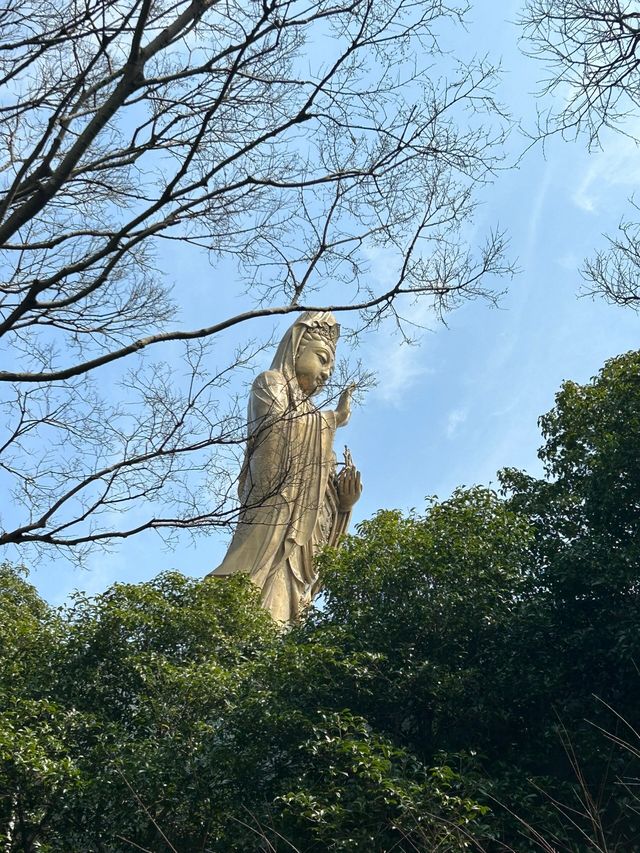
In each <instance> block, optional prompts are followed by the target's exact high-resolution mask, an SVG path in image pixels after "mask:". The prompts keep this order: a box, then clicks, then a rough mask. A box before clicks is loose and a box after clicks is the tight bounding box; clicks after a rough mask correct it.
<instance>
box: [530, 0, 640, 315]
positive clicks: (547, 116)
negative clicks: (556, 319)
mask: <svg viewBox="0 0 640 853" xmlns="http://www.w3.org/2000/svg"><path fill="white" fill-rule="evenodd" d="M522 24H523V27H524V36H525V41H524V44H525V50H526V51H528V52H529V53H531V54H532V55H534V56H536V57H538V58H539V59H541V60H542V61H543V62H545V64H546V67H547V69H548V71H549V76H548V77H547V78H546V79H545V80H544V83H543V87H542V92H541V94H542V95H544V96H553V97H554V99H555V103H556V104H559V105H560V106H559V108H557V109H555V108H552V109H551V110H550V111H548V112H545V113H544V114H542V115H541V122H540V131H541V133H542V135H543V136H546V135H548V134H553V133H562V134H563V135H564V136H571V137H575V136H577V135H579V134H581V133H585V134H586V136H587V140H588V144H589V147H590V148H597V147H600V146H601V145H602V141H603V131H604V130H606V129H609V130H615V131H617V132H619V133H623V134H625V135H627V136H629V137H631V138H632V139H634V140H635V141H636V142H640V137H638V126H639V125H638V119H639V118H640V7H639V6H638V3H637V2H635V0H530V2H528V3H527V7H526V11H525V13H524V15H523V18H522ZM639 237H640V227H639V226H638V225H637V224H635V223H634V222H632V221H629V220H628V217H625V218H624V219H623V221H622V222H621V224H620V228H619V234H618V236H617V237H607V238H606V239H607V241H608V247H607V248H606V249H605V250H602V251H599V252H597V253H596V255H595V256H594V257H593V258H592V259H589V260H587V261H586V262H585V263H584V265H583V268H582V275H583V277H584V279H585V281H586V283H587V287H586V289H587V292H588V293H590V294H593V295H595V294H598V295H602V296H604V297H605V299H607V300H608V301H609V302H613V303H616V304H619V305H630V306H632V307H635V308H637V307H639V306H640V242H639Z"/></svg>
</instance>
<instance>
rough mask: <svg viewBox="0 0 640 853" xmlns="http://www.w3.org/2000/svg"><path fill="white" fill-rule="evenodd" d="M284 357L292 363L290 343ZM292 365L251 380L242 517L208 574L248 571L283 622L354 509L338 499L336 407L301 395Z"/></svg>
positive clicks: (308, 590) (310, 587) (303, 597)
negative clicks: (319, 554) (321, 551)
mask: <svg viewBox="0 0 640 853" xmlns="http://www.w3.org/2000/svg"><path fill="white" fill-rule="evenodd" d="M294 352H295V351H294ZM277 361H278V357H276V360H275V361H274V364H275V363H277ZM287 361H288V362H289V365H291V364H292V363H293V359H292V357H291V349H290V348H289V358H288V359H287ZM292 372H293V371H292V370H291V369H289V370H287V371H286V373H287V374H289V375H286V374H285V372H284V371H282V370H275V369H271V370H268V371H266V372H265V373H261V374H260V375H259V376H257V377H256V379H255V381H254V383H253V386H252V389H251V398H250V401H249V410H248V425H249V438H248V443H247V452H246V455H245V460H244V464H243V467H242V471H241V473H240V481H239V488H238V493H239V497H240V501H241V504H242V511H241V516H240V520H239V523H238V526H237V528H236V531H235V533H234V536H233V539H232V541H231V545H230V546H229V550H228V551H227V554H226V556H225V558H224V560H223V562H222V563H221V564H220V566H218V568H216V569H214V571H213V572H212V573H211V574H213V575H214V576H217V577H219V576H224V575H229V574H233V573H235V572H246V573H248V574H249V576H250V577H251V579H252V581H253V582H254V583H255V584H256V586H258V587H260V589H261V590H262V602H263V605H264V606H265V607H266V608H267V609H268V610H269V611H270V612H271V614H272V616H273V617H274V618H275V619H277V620H280V621H290V620H292V619H295V618H296V617H297V616H298V614H299V613H300V610H301V609H302V608H303V607H304V605H305V604H306V603H308V602H309V601H310V600H311V598H312V597H313V595H314V594H315V592H316V591H317V587H316V583H317V577H316V573H315V570H314V565H313V557H314V552H315V551H316V550H317V548H318V547H319V546H320V545H322V544H331V545H334V544H337V543H338V540H339V538H340V536H341V535H342V534H343V533H344V532H345V531H346V528H347V525H348V521H349V517H350V515H351V513H350V512H347V513H343V512H340V510H339V506H338V496H337V490H336V485H335V455H334V452H333V439H334V435H335V431H336V426H337V424H336V413H335V412H333V411H320V410H318V409H316V408H315V406H314V405H313V403H312V402H311V401H310V400H309V399H308V398H305V397H303V395H302V392H301V390H300V387H299V385H298V383H297V380H296V379H295V376H292V375H291V374H292Z"/></svg>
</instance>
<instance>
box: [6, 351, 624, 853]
mask: <svg viewBox="0 0 640 853" xmlns="http://www.w3.org/2000/svg"><path fill="white" fill-rule="evenodd" d="M639 379H640V354H638V353H629V354H627V355H625V356H621V357H620V358H618V359H613V360H612V361H610V362H608V363H607V364H606V365H605V367H604V368H603V370H602V371H601V373H600V374H599V375H598V376H597V377H596V378H595V379H594V380H593V381H592V382H591V383H589V384H587V385H585V386H578V385H576V384H575V383H565V385H564V386H563V388H562V389H561V391H560V393H559V394H558V397H557V399H556V406H555V408H554V409H553V411H552V412H550V413H549V414H547V415H545V416H544V417H543V418H542V419H541V425H542V428H543V434H544V438H545V444H544V447H543V448H542V451H541V456H542V458H543V460H544V462H545V465H546V466H547V472H548V477H547V478H546V479H544V480H536V479H534V478H532V477H529V476H528V475H526V474H525V473H523V472H518V471H513V470H507V471H504V472H502V475H501V477H502V483H503V487H504V493H503V494H502V495H498V494H496V493H495V492H493V491H491V490H488V489H483V488H473V489H467V490H458V491H456V492H455V493H454V494H453V495H452V496H451V497H450V498H449V499H448V500H446V501H443V502H436V501H432V502H431V503H430V504H429V506H428V508H427V511H426V513H425V514H424V515H417V514H411V515H409V516H404V515H402V514H401V513H399V512H391V511H385V512H381V513H379V514H378V515H376V516H375V517H374V518H373V519H371V520H370V521H367V522H365V523H363V524H362V525H361V526H360V527H359V529H358V531H357V534H356V535H354V536H351V537H349V538H348V539H347V541H346V542H345V544H344V546H343V547H342V548H341V549H340V550H339V551H327V552H326V553H324V554H323V555H322V556H321V558H320V570H321V572H322V577H323V581H324V588H325V594H324V597H323V601H322V605H321V606H319V607H318V608H317V609H316V610H314V611H312V612H310V613H309V614H308V617H307V618H306V619H305V620H304V621H302V622H301V624H299V625H297V626H296V627H295V628H293V629H291V630H289V631H287V632H282V631H281V630H279V629H278V628H277V627H276V625H275V624H274V623H273V622H272V620H271V618H270V617H269V616H268V614H267V613H266V612H265V611H263V610H262V609H261V608H260V606H259V601H258V594H257V591H256V590H255V589H254V588H253V587H252V585H251V584H250V583H249V582H248V580H247V579H246V578H243V577H232V578H229V579H226V580H225V581H224V582H221V581H218V580H205V581H195V580H190V579H187V578H185V577H183V576H182V575H180V574H178V573H169V574H164V575H160V576H159V577H157V578H156V579H155V580H153V581H151V582H149V583H145V584H139V585H125V584H117V585H116V586H114V587H113V588H112V589H110V590H108V591H107V592H105V593H104V594H103V595H99V596H96V597H94V598H89V597H86V596H82V595H79V596H77V597H76V599H75V600H74V602H73V604H72V605H71V606H70V607H69V608H67V609H65V610H60V611H55V610H52V609H51V608H49V607H48V606H47V605H46V604H45V603H44V602H43V601H42V600H41V599H40V598H39V597H38V595H37V593H36V592H35V590H34V589H33V587H31V586H30V585H29V584H28V583H27V582H26V580H25V579H24V576H23V574H24V573H22V572H21V571H19V570H16V569H14V568H12V567H10V566H6V565H5V566H2V568H1V569H0V608H1V611H0V612H1V618H0V657H1V660H0V700H1V704H0V844H2V845H3V849H4V850H6V851H7V853H14V851H15V853H18V851H36V850H38V851H52V853H54V852H55V853H57V851H61V853H62V851H64V853H74V851H78V853H80V851H82V853H85V851H110V853H111V851H123V853H124V851H128V850H133V849H137V848H136V845H137V846H138V848H142V849H145V850H153V851H156V850H158V851H159V850H164V849H167V850H171V849H175V850H176V851H178V853H186V851H211V853H228V851H239V853H245V851H246V853H255V852H256V851H268V850H270V851H273V850H275V851H289V850H298V851H303V852H304V853H307V851H309V853H315V851H317V853H322V851H341V850H345V851H347V850H348V851H378V852H379V853H384V851H392V850H393V851H398V852H399V853H401V852H402V851H416V850H418V851H422V853H430V852H431V851H435V850H438V851H451V853H454V851H465V850H481V849H484V850H487V851H505V850H509V849H511V850H517V851H518V853H524V851H529V850H537V849H540V848H541V847H542V849H549V850H552V849H553V850H558V851H576V853H581V851H585V850H593V851H605V850H624V851H625V853H626V851H632V850H636V849H639V847H638V845H639V841H638V839H640V821H639V820H638V818H637V815H638V813H639V811H640V810H639V809H638V800H637V797H636V795H635V793H634V792H635V790H636V789H635V788H634V783H633V780H634V779H637V778H638V777H639V776H640V767H639V766H638V765H639V764H640V761H639V758H640V749H639V747H640V744H639V743H638V741H637V734H636V732H637V731H640V694H639V685H640V679H639V678H638V672H637V664H638V661H640V561H639V559H638V557H639V555H638V541H639V536H638V534H640V529H638V527H639V525H640V521H639V518H640V514H639V512H638V510H639V509H640V440H639V436H640V431H639V429H638V426H639V420H640V381H639ZM594 694H595V697H597V698H594ZM612 709H614V710H612ZM607 733H608V735H607ZM625 744H626V745H625ZM544 844H547V847H546V848H545V847H544Z"/></svg>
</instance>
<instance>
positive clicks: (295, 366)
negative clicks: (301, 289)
mask: <svg viewBox="0 0 640 853" xmlns="http://www.w3.org/2000/svg"><path fill="white" fill-rule="evenodd" d="M339 336H340V326H339V325H338V323H337V322H336V318H335V317H334V316H333V314H331V312H330V311H308V312H307V313H306V314H302V315H301V316H300V317H298V318H297V320H296V321H295V323H294V324H293V325H292V326H291V327H290V328H289V329H288V330H287V332H286V333H285V335H284V337H283V339H282V340H281V341H280V345H279V347H278V350H277V352H276V355H275V358H274V360H273V363H272V365H271V369H272V370H280V371H281V372H282V373H284V375H285V376H286V377H287V379H289V380H290V381H293V380H294V379H295V380H297V384H298V385H299V387H300V389H301V390H302V392H303V394H304V395H305V396H311V395H312V394H315V393H317V392H318V391H320V389H321V388H322V387H323V385H324V384H325V383H326V382H327V380H328V378H329V376H330V375H331V372H332V371H333V365H334V361H335V353H336V344H337V342H338V337H339Z"/></svg>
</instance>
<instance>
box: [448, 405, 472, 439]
mask: <svg viewBox="0 0 640 853" xmlns="http://www.w3.org/2000/svg"><path fill="white" fill-rule="evenodd" d="M468 416H469V410H468V409H466V408H465V409H453V410H452V411H451V412H449V415H448V416H447V426H446V433H447V438H453V437H454V435H455V434H456V432H457V431H458V428H459V427H460V426H461V425H462V424H463V423H464V422H465V421H466V420H467V418H468Z"/></svg>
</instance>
